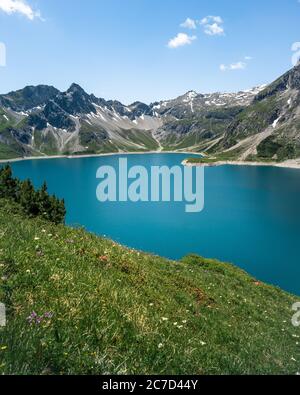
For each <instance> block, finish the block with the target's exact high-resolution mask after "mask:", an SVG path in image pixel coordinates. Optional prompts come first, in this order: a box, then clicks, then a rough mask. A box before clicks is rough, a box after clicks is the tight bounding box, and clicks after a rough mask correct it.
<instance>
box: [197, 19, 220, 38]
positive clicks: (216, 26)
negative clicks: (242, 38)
mask: <svg viewBox="0 0 300 395" xmlns="http://www.w3.org/2000/svg"><path fill="white" fill-rule="evenodd" d="M199 23H200V25H203V26H204V33H205V34H208V35H209V36H223V35H224V34H225V31H224V27H223V19H222V18H221V17H220V16H214V15H209V16H206V17H205V18H203V19H201V21H200V22H199Z"/></svg>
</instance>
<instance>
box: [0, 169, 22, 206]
mask: <svg viewBox="0 0 300 395" xmlns="http://www.w3.org/2000/svg"><path fill="white" fill-rule="evenodd" d="M17 189H18V182H17V180H16V179H14V178H13V177H12V170H11V167H10V165H6V166H4V167H3V168H2V169H1V171H0V198H13V199H16V196H17Z"/></svg>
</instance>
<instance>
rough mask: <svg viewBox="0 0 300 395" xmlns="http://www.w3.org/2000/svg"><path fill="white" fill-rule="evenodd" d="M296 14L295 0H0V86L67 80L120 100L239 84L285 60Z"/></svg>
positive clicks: (299, 12) (299, 17)
mask: <svg viewBox="0 0 300 395" xmlns="http://www.w3.org/2000/svg"><path fill="white" fill-rule="evenodd" d="M187 18H189V19H188V20H187ZM299 22H300V2H299V1H298V0H260V1H259V0H243V1H237V0H85V1H83V0H63V1H61V0H26V1H24V0H0V42H2V43H4V44H5V46H6V58H7V64H6V67H0V92H1V93H6V92H8V91H10V90H15V89H19V88H22V87H24V86H25V85H36V84H50V85H54V86H56V87H57V88H58V89H60V90H66V89H67V88H68V87H69V85H70V84H71V83H72V82H77V83H79V84H80V85H81V86H82V87H83V88H84V89H85V90H86V91H87V92H89V93H94V94H95V95H97V96H100V97H104V98H106V99H118V100H121V101H122V102H124V103H126V104H128V103H130V102H133V101H135V100H140V101H144V102H146V103H150V102H153V101H156V100H161V99H168V98H173V97H176V96H178V95H180V94H183V93H185V92H186V91H188V90H192V89H193V90H196V91H197V92H202V93H205V92H213V91H236V90H240V89H247V88H250V87H252V86H255V85H258V84H263V83H268V82H271V81H273V80H274V79H275V78H277V77H278V76H280V75H281V74H282V73H283V72H285V71H287V70H288V69H290V68H291V67H292V64H291V57H292V55H293V52H292V51H291V47H292V44H293V43H295V42H299V41H300V23H299Z"/></svg>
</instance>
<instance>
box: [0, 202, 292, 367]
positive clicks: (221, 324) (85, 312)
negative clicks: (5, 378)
mask: <svg viewBox="0 0 300 395" xmlns="http://www.w3.org/2000/svg"><path fill="white" fill-rule="evenodd" d="M0 278H1V282H0V301H1V302H3V303H5V304H6V306H7V310H8V314H7V321H8V322H7V326H6V327H4V328H0V374H101V373H102V374H104V373H117V374H121V373H124V374H127V373H132V374H134V373H136V374H142V373H144V374H150V373H153V374H156V373H160V374H164V373H168V374H175V373H180V374H218V373H221V374H251V373H256V374H266V373H272V374H285V373H290V374H296V373H297V372H299V370H300V355H299V345H298V341H299V335H300V332H299V329H297V328H294V327H293V326H292V325H291V316H292V314H293V313H292V310H291V306H292V304H293V303H294V302H296V297H293V296H292V295H289V294H287V293H285V292H283V291H281V290H279V289H277V288H274V287H271V286H268V285H265V284H262V283H259V282H257V281H256V280H254V279H253V278H251V277H250V276H249V275H247V274H246V273H245V272H243V271H242V270H240V269H238V268H235V267H233V266H232V265H229V264H223V263H220V262H217V261H214V260H207V259H203V258H200V257H197V256H189V257H186V258H184V259H183V260H182V261H179V262H174V261H168V260H166V259H163V258H160V257H156V256H152V255H149V254H145V253H141V252H138V251H133V250H130V249H126V248H124V247H122V246H120V245H117V244H115V243H114V242H112V241H109V240H106V239H102V238H99V237H96V236H95V235H92V234H89V233H87V232H86V231H84V230H82V229H72V228H69V227H66V226H63V225H59V226H56V225H54V224H51V223H48V222H44V221H43V220H41V219H28V218H25V217H24V216H23V215H22V214H21V212H20V211H19V209H18V206H16V205H12V204H11V203H9V202H7V201H3V200H2V201H0ZM33 312H36V313H37V315H38V316H39V317H40V318H34V317H33V316H32V319H31V323H30V322H29V320H28V319H27V317H29V316H30V314H32V313H33Z"/></svg>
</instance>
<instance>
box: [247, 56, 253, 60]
mask: <svg viewBox="0 0 300 395" xmlns="http://www.w3.org/2000/svg"><path fill="white" fill-rule="evenodd" d="M252 59H253V58H252V56H245V60H252Z"/></svg>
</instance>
